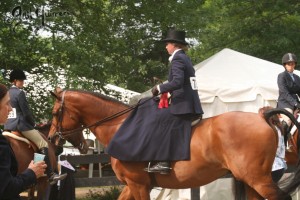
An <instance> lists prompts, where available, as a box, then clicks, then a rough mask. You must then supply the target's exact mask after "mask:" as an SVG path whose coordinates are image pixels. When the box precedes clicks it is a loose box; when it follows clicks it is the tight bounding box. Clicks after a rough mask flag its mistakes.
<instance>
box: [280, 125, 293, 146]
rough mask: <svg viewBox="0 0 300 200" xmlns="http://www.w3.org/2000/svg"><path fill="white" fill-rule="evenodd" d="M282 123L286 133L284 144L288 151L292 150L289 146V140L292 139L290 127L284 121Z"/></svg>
mask: <svg viewBox="0 0 300 200" xmlns="http://www.w3.org/2000/svg"><path fill="white" fill-rule="evenodd" d="M281 123H282V129H283V132H284V144H285V145H286V149H287V150H290V145H289V144H288V140H289V139H290V137H291V133H290V127H289V125H288V124H287V123H286V122H285V121H282V122H281Z"/></svg>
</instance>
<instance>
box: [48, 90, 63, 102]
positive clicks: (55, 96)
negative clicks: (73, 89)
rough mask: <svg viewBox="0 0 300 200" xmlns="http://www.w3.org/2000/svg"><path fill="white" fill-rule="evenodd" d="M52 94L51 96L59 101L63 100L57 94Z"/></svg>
mask: <svg viewBox="0 0 300 200" xmlns="http://www.w3.org/2000/svg"><path fill="white" fill-rule="evenodd" d="M50 94H51V95H52V96H53V97H54V98H56V99H58V100H61V98H60V97H59V96H58V95H57V94H56V93H54V92H52V91H50Z"/></svg>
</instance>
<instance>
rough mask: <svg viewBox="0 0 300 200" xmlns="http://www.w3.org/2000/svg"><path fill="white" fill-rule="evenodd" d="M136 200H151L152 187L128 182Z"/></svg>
mask: <svg viewBox="0 0 300 200" xmlns="http://www.w3.org/2000/svg"><path fill="white" fill-rule="evenodd" d="M127 184H128V187H129V189H130V191H131V193H132V194H133V196H134V199H135V200H150V187H149V185H147V184H139V183H137V182H127Z"/></svg>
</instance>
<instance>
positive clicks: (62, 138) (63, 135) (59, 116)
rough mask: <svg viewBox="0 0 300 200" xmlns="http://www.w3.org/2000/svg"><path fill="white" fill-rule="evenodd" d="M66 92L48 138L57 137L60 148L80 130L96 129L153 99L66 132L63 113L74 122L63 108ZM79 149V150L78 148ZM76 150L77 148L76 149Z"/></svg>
mask: <svg viewBox="0 0 300 200" xmlns="http://www.w3.org/2000/svg"><path fill="white" fill-rule="evenodd" d="M66 92H67V90H64V91H63V93H62V98H61V101H60V106H59V109H58V113H57V114H56V115H57V124H56V125H55V127H56V128H55V130H56V132H55V133H54V134H53V136H51V137H50V139H51V140H52V138H54V137H56V136H57V137H58V146H62V145H63V144H65V142H66V138H68V137H70V136H72V135H73V134H77V133H78V132H81V131H82V130H84V129H88V128H91V127H97V126H99V125H101V124H103V123H105V122H107V121H110V120H112V119H114V118H117V117H119V116H122V115H124V114H126V113H128V112H130V111H132V110H133V109H135V108H136V107H138V106H140V105H142V104H144V103H146V102H147V101H149V100H151V99H153V98H154V97H151V98H149V99H147V100H145V101H143V102H142V103H140V102H139V103H137V104H135V105H133V106H129V107H128V108H126V109H124V110H122V111H120V112H117V113H115V114H113V115H111V116H108V117H105V118H103V119H101V120H99V121H97V122H95V123H93V124H91V125H87V126H86V125H84V124H83V123H81V122H78V123H79V124H80V125H81V127H79V128H76V129H73V130H66V131H63V127H62V122H63V116H64V112H66V113H68V116H69V118H70V119H72V120H74V121H75V120H76V119H75V118H74V117H72V115H71V114H70V113H69V111H68V110H67V108H66V106H65V94H66ZM52 125H53V122H52ZM79 146H80V147H81V148H83V146H84V144H81V143H80V145H79ZM80 147H79V148H80ZM77 148H78V147H77Z"/></svg>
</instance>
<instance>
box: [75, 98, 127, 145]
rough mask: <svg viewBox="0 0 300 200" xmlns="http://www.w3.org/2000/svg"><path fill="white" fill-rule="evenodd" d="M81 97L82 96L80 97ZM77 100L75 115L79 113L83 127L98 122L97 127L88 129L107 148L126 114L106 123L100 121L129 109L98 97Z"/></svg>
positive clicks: (118, 103)
mask: <svg viewBox="0 0 300 200" xmlns="http://www.w3.org/2000/svg"><path fill="white" fill-rule="evenodd" d="M82 97H83V95H82ZM80 99H81V100H79V99H78V100H77V99H76V101H75V102H77V103H76V104H77V105H78V106H76V107H77V108H76V109H77V111H76V112H77V113H80V116H81V119H82V120H83V124H84V125H85V126H90V125H93V124H95V123H97V122H100V124H99V125H96V126H92V127H90V130H91V132H92V133H93V134H94V135H95V136H96V138H97V139H98V140H99V141H100V142H101V143H102V144H103V145H104V146H107V145H108V143H109V142H110V140H111V138H112V137H113V135H114V134H115V133H116V131H117V130H118V129H119V127H120V125H121V124H122V122H123V121H124V120H125V119H126V118H127V116H128V113H126V114H123V115H120V116H118V117H112V119H109V120H108V121H105V122H103V123H102V122H101V120H103V119H106V118H108V117H111V116H114V115H115V114H116V113H119V112H121V111H124V110H126V109H128V108H129V107H128V106H126V105H125V104H123V103H120V102H117V101H114V100H111V99H106V98H100V97H94V96H92V97H90V96H89V97H83V98H80Z"/></svg>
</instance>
